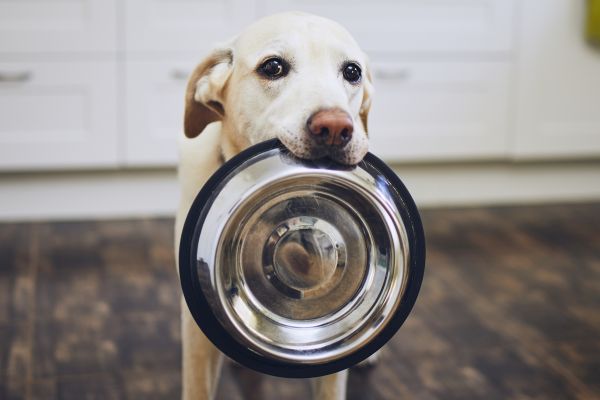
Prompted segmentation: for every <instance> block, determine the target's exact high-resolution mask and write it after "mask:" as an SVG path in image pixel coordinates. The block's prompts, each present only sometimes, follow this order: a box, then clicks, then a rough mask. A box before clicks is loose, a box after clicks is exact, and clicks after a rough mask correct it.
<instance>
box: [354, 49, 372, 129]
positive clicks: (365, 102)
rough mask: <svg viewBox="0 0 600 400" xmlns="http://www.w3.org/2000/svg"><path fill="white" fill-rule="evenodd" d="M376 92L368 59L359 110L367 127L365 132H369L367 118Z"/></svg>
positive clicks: (364, 125)
mask: <svg viewBox="0 0 600 400" xmlns="http://www.w3.org/2000/svg"><path fill="white" fill-rule="evenodd" d="M374 92H375V89H374V88H373V78H372V76H371V67H370V65H369V62H368V61H367V62H366V63H365V68H364V71H363V98H362V103H361V105H360V110H359V112H358V114H359V116H360V120H361V122H362V124H363V127H364V128H365V132H368V128H367V119H368V116H369V110H371V98H372V97H373V93H374Z"/></svg>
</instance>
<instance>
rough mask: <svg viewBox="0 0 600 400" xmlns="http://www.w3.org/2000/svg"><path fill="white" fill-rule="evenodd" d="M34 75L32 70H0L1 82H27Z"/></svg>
mask: <svg viewBox="0 0 600 400" xmlns="http://www.w3.org/2000/svg"><path fill="white" fill-rule="evenodd" d="M32 77H33V74H32V73H31V72H30V71H17V72H0V82H27V81H30V80H31V78H32Z"/></svg>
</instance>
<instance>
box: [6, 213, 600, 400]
mask: <svg viewBox="0 0 600 400" xmlns="http://www.w3.org/2000/svg"><path fill="white" fill-rule="evenodd" d="M423 218H424V224H425V229H426V233H427V240H428V246H427V248H428V260H427V271H426V274H425V280H424V284H423V288H422V291H421V295H420V297H419V299H418V301H417V305H416V307H415V310H414V311H413V313H412V314H411V316H410V317H409V319H408V321H407V322H406V324H405V325H404V326H403V327H402V329H401V330H400V332H399V333H398V334H397V335H396V336H395V338H394V339H393V340H392V342H391V345H388V346H387V347H386V350H385V352H384V353H383V358H382V359H381V362H380V364H379V365H378V366H377V367H375V368H373V369H371V370H367V371H353V372H352V373H351V377H350V384H349V386H350V387H349V396H348V397H349V398H350V399H361V400H365V399H394V400H395V399H419V400H427V399H444V400H447V399H486V400H487V399H509V398H514V399H594V398H600V204H587V205H577V206H566V205H565V206H541V207H516V208H493V209H464V210H435V211H427V212H424V213H423ZM172 225H173V223H172V221H171V220H166V219H160V220H135V221H110V222H86V223H36V224H0V399H22V398H24V399H176V398H177V397H178V396H179V394H180V372H181V371H180V360H181V353H180V334H179V320H178V315H179V310H178V306H179V287H178V283H177V280H176V276H175V271H174V268H173V256H172V243H173V228H172ZM233 376H234V372H233V371H232V367H231V366H227V367H226V369H225V371H224V379H223V380H222V381H221V385H220V389H219V397H218V398H220V399H227V400H230V399H232V400H235V399H242V398H243V397H242V396H241V394H240V390H239V388H238V386H237V384H236V382H243V380H240V379H234V378H233ZM262 390H263V392H262V393H260V392H259V391H258V389H256V388H254V389H253V390H252V393H254V394H255V395H256V396H255V397H256V398H261V399H277V400H281V399H306V398H307V397H308V396H309V391H310V389H309V386H308V385H307V383H306V382H305V381H295V380H285V379H276V378H268V379H266V380H265V381H264V383H263V385H262ZM248 398H249V397H248Z"/></svg>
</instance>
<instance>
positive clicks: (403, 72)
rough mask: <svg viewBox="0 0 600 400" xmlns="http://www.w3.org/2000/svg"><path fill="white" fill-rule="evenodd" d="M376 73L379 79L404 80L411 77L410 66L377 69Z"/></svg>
mask: <svg viewBox="0 0 600 400" xmlns="http://www.w3.org/2000/svg"><path fill="white" fill-rule="evenodd" d="M374 75H375V78H377V79H383V80H399V81H403V80H406V79H408V78H410V71H409V69H408V68H398V69H376V70H375V73H374Z"/></svg>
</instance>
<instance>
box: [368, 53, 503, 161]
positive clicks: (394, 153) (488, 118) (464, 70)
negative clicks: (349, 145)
mask: <svg viewBox="0 0 600 400" xmlns="http://www.w3.org/2000/svg"><path fill="white" fill-rule="evenodd" d="M373 70H374V71H373V75H374V80H375V83H374V84H375V95H374V100H373V106H372V109H371V114H370V115H369V134H370V136H371V149H372V150H373V151H374V152H375V153H376V154H377V155H379V156H380V157H382V158H384V159H386V160H389V161H417V160H418V161H423V160H446V159H458V158H465V159H468V158H498V157H505V156H506V152H507V146H508V134H509V132H508V130H509V127H508V120H509V110H508V100H509V99H508V87H509V65H508V64H505V63H487V62H469V63H450V62H436V63H419V62H396V63H374V67H373Z"/></svg>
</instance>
